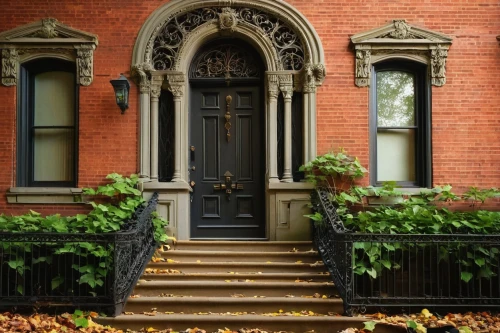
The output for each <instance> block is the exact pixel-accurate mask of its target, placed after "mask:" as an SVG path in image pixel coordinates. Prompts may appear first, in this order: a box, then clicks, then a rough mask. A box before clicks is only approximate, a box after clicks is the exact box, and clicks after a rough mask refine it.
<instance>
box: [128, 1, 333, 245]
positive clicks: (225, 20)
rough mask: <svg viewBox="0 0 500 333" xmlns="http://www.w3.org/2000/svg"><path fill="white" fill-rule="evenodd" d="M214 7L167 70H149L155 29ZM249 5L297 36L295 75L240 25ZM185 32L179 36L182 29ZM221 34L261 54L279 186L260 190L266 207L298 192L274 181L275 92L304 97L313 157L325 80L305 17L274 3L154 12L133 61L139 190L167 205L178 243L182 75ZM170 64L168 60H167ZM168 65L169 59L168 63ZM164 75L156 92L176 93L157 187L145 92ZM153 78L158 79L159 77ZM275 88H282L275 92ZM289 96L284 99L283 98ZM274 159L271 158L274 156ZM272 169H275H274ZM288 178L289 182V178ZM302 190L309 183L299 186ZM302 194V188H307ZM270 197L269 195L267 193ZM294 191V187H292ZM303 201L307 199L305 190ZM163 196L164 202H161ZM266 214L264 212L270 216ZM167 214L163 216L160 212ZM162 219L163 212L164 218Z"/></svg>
mask: <svg viewBox="0 0 500 333" xmlns="http://www.w3.org/2000/svg"><path fill="white" fill-rule="evenodd" d="M213 7H216V8H217V11H216V12H217V13H219V14H220V15H218V16H214V17H213V18H212V19H206V20H203V23H201V24H199V25H196V27H193V29H192V30H190V31H189V32H188V33H183V40H182V43H181V45H180V46H179V47H178V48H176V49H175V54H171V56H172V60H171V61H172V65H169V66H166V67H168V69H167V68H165V69H163V68H160V67H157V69H156V70H155V68H154V66H153V63H152V62H151V54H152V53H151V52H152V50H153V48H154V41H155V37H156V36H158V34H159V32H160V29H161V28H162V27H163V26H164V24H165V22H168V21H169V20H171V19H172V18H173V17H178V15H179V14H181V13H188V12H195V11H196V10H198V9H200V8H213ZM241 8H251V9H252V10H254V11H261V12H263V13H267V14H269V15H270V16H273V17H276V18H279V19H280V20H281V21H283V22H284V23H286V25H287V26H288V27H290V28H292V29H293V31H294V32H295V34H296V35H297V36H298V37H299V38H300V41H301V45H302V46H303V52H304V55H305V57H304V62H303V67H302V69H301V70H288V71H284V70H282V69H283V67H282V64H281V63H280V58H279V54H278V52H277V49H276V47H275V46H274V45H273V43H272V40H271V39H270V38H269V36H267V35H266V34H263V33H262V32H261V31H259V29H256V28H255V26H253V25H251V24H249V23H248V22H245V21H244V20H240V19H239V16H237V15H236V14H237V11H233V9H235V10H237V9H240V10H241ZM184 32H185V31H184ZM221 36H226V37H230V38H234V39H241V40H244V41H246V42H248V43H249V44H250V45H252V46H253V47H254V48H255V49H256V50H257V51H258V52H259V54H260V56H261V58H262V60H263V63H264V66H265V68H264V69H263V70H264V71H265V75H266V79H265V83H264V84H265V86H266V87H265V91H264V93H265V95H264V112H265V124H266V128H265V136H266V141H265V142H266V179H265V181H266V185H269V184H270V183H274V184H282V185H283V186H280V187H276V189H275V190H274V191H269V189H268V191H267V192H266V207H269V205H270V202H271V201H272V200H273V199H272V196H276V193H277V192H280V191H287V192H289V193H288V194H289V195H290V196H291V198H292V199H293V198H294V197H295V194H293V193H292V192H293V191H290V190H294V189H295V188H296V187H298V188H299V189H302V187H303V184H302V183H300V184H297V183H292V182H289V183H288V182H283V183H281V182H280V180H279V179H278V176H277V168H276V166H277V163H276V158H277V156H276V155H277V154H274V153H272V152H273V150H274V148H276V144H273V141H276V140H273V139H272V138H273V137H275V135H276V132H277V129H276V119H277V117H276V101H277V96H278V95H279V94H283V93H284V94H285V96H286V97H291V96H292V94H298V93H301V94H304V101H303V112H304V131H303V135H304V161H309V160H311V159H313V158H314V157H316V89H317V87H318V86H320V85H321V84H322V83H323V80H324V78H325V75H326V70H325V65H324V51H323V48H322V45H321V41H320V39H319V36H318V35H317V33H316V32H315V30H314V28H313V27H312V25H311V24H310V23H309V22H308V21H307V19H306V18H305V17H304V16H303V15H302V14H301V13H299V12H298V11H297V10H296V9H295V8H294V7H293V6H291V5H290V4H288V3H286V2H283V1H276V0H254V1H248V0H172V1H170V2H168V3H166V4H164V5H162V6H161V7H160V8H158V9H157V10H156V11H154V12H153V13H152V14H151V15H150V16H149V18H148V19H147V20H146V21H145V23H144V25H143V26H142V28H141V30H140V32H139V35H138V37H137V40H136V44H135V46H134V51H133V57H132V70H131V76H132V77H133V78H134V79H135V81H136V83H137V85H138V87H140V97H139V100H140V109H139V113H140V132H139V142H140V145H139V146H140V147H139V168H140V176H141V179H142V181H143V184H142V185H141V186H142V188H143V189H144V190H145V191H153V190H154V191H157V192H159V193H160V199H162V198H163V200H165V202H168V209H167V208H166V207H163V208H162V209H164V212H163V213H162V214H168V217H170V219H171V221H170V222H171V225H172V226H173V229H175V230H176V231H175V232H176V233H177V235H178V239H189V231H190V203H189V195H190V194H189V191H190V190H191V188H190V186H189V184H188V180H189V168H188V167H189V149H188V147H189V112H190V110H189V107H190V105H189V102H190V101H189V90H188V89H189V81H188V75H187V74H188V73H189V68H190V65H191V62H192V61H193V59H194V57H195V56H196V54H197V52H198V51H199V50H200V47H202V46H203V45H204V44H206V43H208V42H210V41H211V40H214V39H216V38H219V37H221ZM169 61H170V60H169ZM169 64H170V62H169ZM157 77H162V78H163V82H162V86H161V87H162V89H165V90H169V91H170V92H171V93H172V94H173V96H174V108H175V110H174V112H175V148H174V150H175V166H174V177H173V179H172V181H171V182H168V183H166V182H158V179H155V176H156V174H155V172H156V169H155V168H154V167H153V166H152V165H151V164H152V163H154V158H152V154H155V153H154V151H155V149H156V148H155V147H154V144H152V143H151V142H152V140H154V136H155V133H154V131H152V130H151V128H152V127H151V126H154V125H153V123H154V122H155V119H156V103H157V102H156V97H155V92H153V91H152V90H151V89H153V90H155V91H156V89H157V85H158V84H157V83H154V82H152V81H153V80H154V79H153V78H157ZM158 81H159V79H158ZM280 88H281V89H280ZM288 99H289V98H287V100H288ZM273 156H275V157H274V158H273ZM275 170H276V172H275ZM290 180H293V179H290ZM304 186H306V187H307V185H304ZM306 191H307V190H306ZM271 192H273V193H271ZM295 192H296V190H295ZM304 195H305V196H307V195H308V194H307V193H305V194H304ZM162 196H163V197H162ZM271 210H272V209H270V210H268V213H269V212H270V211H271ZM166 211H168V213H166ZM165 216H166V217H167V215H165ZM267 220H268V226H267V233H266V235H267V237H270V238H271V239H273V237H274V236H273V234H272V233H270V231H269V226H270V225H272V223H273V222H272V221H274V220H275V217H274V215H268V219H267Z"/></svg>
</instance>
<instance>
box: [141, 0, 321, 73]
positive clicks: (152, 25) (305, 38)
mask: <svg viewBox="0 0 500 333" xmlns="http://www.w3.org/2000/svg"><path fill="white" fill-rule="evenodd" d="M205 7H225V9H224V15H221V16H220V17H219V19H218V20H216V24H217V25H218V28H219V30H220V31H224V32H231V30H233V29H234V28H235V27H236V25H235V22H234V16H233V14H234V13H233V12H231V10H230V9H231V8H236V7H246V8H253V9H257V10H260V11H263V12H265V13H270V14H272V15H273V16H275V17H277V18H279V19H281V20H283V21H284V22H285V23H287V24H288V25H289V26H290V27H291V28H293V29H294V30H295V31H296V32H297V34H298V35H299V38H300V40H301V41H302V43H303V46H304V53H305V55H306V59H305V62H306V63H313V64H316V63H324V62H325V57H324V51H323V47H322V45H321V41H320V39H319V36H318V34H317V33H316V31H315V30H314V28H313V27H312V25H311V24H310V23H309V21H308V20H307V19H306V18H305V17H304V16H303V15H302V14H301V13H300V12H298V11H297V10H296V9H295V8H294V7H293V6H292V5H290V4H288V3H286V2H284V1H276V0H254V1H248V0H230V1H224V0H173V1H170V2H168V3H166V4H164V5H162V6H161V7H160V8H158V9H157V10H155V11H154V12H153V13H152V14H151V15H150V16H149V17H148V19H147V20H146V22H145V24H144V25H143V26H142V28H141V30H140V32H139V35H138V38H137V42H136V44H135V47H134V52H133V57H132V59H133V61H132V63H133V64H137V63H142V62H144V61H149V58H150V53H149V52H150V51H151V49H152V48H153V45H152V39H151V37H153V36H156V34H157V33H158V31H159V30H160V29H161V27H163V25H164V23H165V22H166V21H168V20H169V19H171V18H172V17H175V16H177V15H178V14H180V13H185V12H189V11H192V10H195V9H199V8H205ZM153 40H154V38H153ZM148 50H149V51H148ZM175 69H177V70H178V69H179V67H176V68H175ZM268 70H279V69H273V68H268Z"/></svg>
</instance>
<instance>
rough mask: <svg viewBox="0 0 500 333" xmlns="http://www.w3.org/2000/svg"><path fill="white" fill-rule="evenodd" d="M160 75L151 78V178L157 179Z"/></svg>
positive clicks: (161, 78) (161, 79)
mask: <svg viewBox="0 0 500 333" xmlns="http://www.w3.org/2000/svg"><path fill="white" fill-rule="evenodd" d="M162 81H163V77H162V76H158V75H155V76H153V77H152V78H151V123H150V125H151V128H150V131H151V132H150V133H151V179H154V180H157V179H158V140H159V138H158V126H159V125H158V108H159V100H160V94H161V84H162Z"/></svg>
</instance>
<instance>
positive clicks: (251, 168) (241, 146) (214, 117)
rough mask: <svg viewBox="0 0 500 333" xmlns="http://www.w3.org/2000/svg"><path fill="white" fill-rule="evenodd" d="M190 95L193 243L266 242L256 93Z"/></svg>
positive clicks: (214, 90)
mask: <svg viewBox="0 0 500 333" xmlns="http://www.w3.org/2000/svg"><path fill="white" fill-rule="evenodd" d="M191 92H192V94H191V116H190V121H191V124H190V130H191V134H190V135H191V142H190V144H191V153H190V180H191V184H192V185H194V186H193V193H192V201H191V238H218V239H221V238H222V239H223V238H226V239H242V238H245V239H246V238H263V237H265V229H264V226H265V218H264V178H263V177H264V171H263V166H264V165H263V163H264V160H265V152H264V147H263V138H264V133H263V126H262V125H263V118H264V110H263V108H262V107H261V104H260V98H259V97H260V96H259V92H260V88H259V87H257V86H254V87H222V88H218V87H207V88H192V90H191ZM193 182H194V183H193Z"/></svg>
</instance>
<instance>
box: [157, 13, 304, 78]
mask: <svg viewBox="0 0 500 333" xmlns="http://www.w3.org/2000/svg"><path fill="white" fill-rule="evenodd" d="M228 11H229V12H230V14H228ZM227 15H231V20H234V21H235V22H234V26H236V25H238V24H249V25H251V26H253V27H254V28H256V29H257V30H258V31H260V32H261V33H262V34H263V35H265V36H266V37H267V38H268V39H269V40H270V42H271V44H272V45H273V47H274V48H275V50H276V54H277V56H278V59H279V61H280V63H281V66H282V67H283V70H300V69H302V67H303V66H304V58H305V50H304V47H303V43H302V41H301V40H300V38H299V36H298V35H297V33H296V32H295V31H294V30H293V29H292V28H291V27H290V26H289V25H288V24H287V23H285V22H284V21H282V20H281V19H279V18H277V17H275V16H273V15H271V14H269V13H267V12H263V11H261V10H258V9H254V8H244V7H239V8H234V9H233V8H223V7H210V8H198V9H195V10H192V11H190V12H185V13H180V14H178V15H176V16H174V17H172V18H170V19H168V20H167V21H165V22H163V23H162V25H161V27H160V28H159V30H158V33H157V34H156V35H153V36H152V40H151V41H150V43H151V44H152V46H153V47H152V50H150V52H151V54H150V56H151V60H152V63H153V67H154V69H156V70H171V69H174V66H175V61H176V58H177V55H178V53H179V51H180V49H181V47H182V44H183V42H184V41H185V40H186V38H188V36H189V34H190V33H191V32H192V31H193V30H194V29H195V28H197V27H199V26H200V25H202V24H204V23H207V22H218V21H219V20H220V19H223V20H225V19H227ZM225 22H226V21H225ZM231 22H233V21H231Z"/></svg>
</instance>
